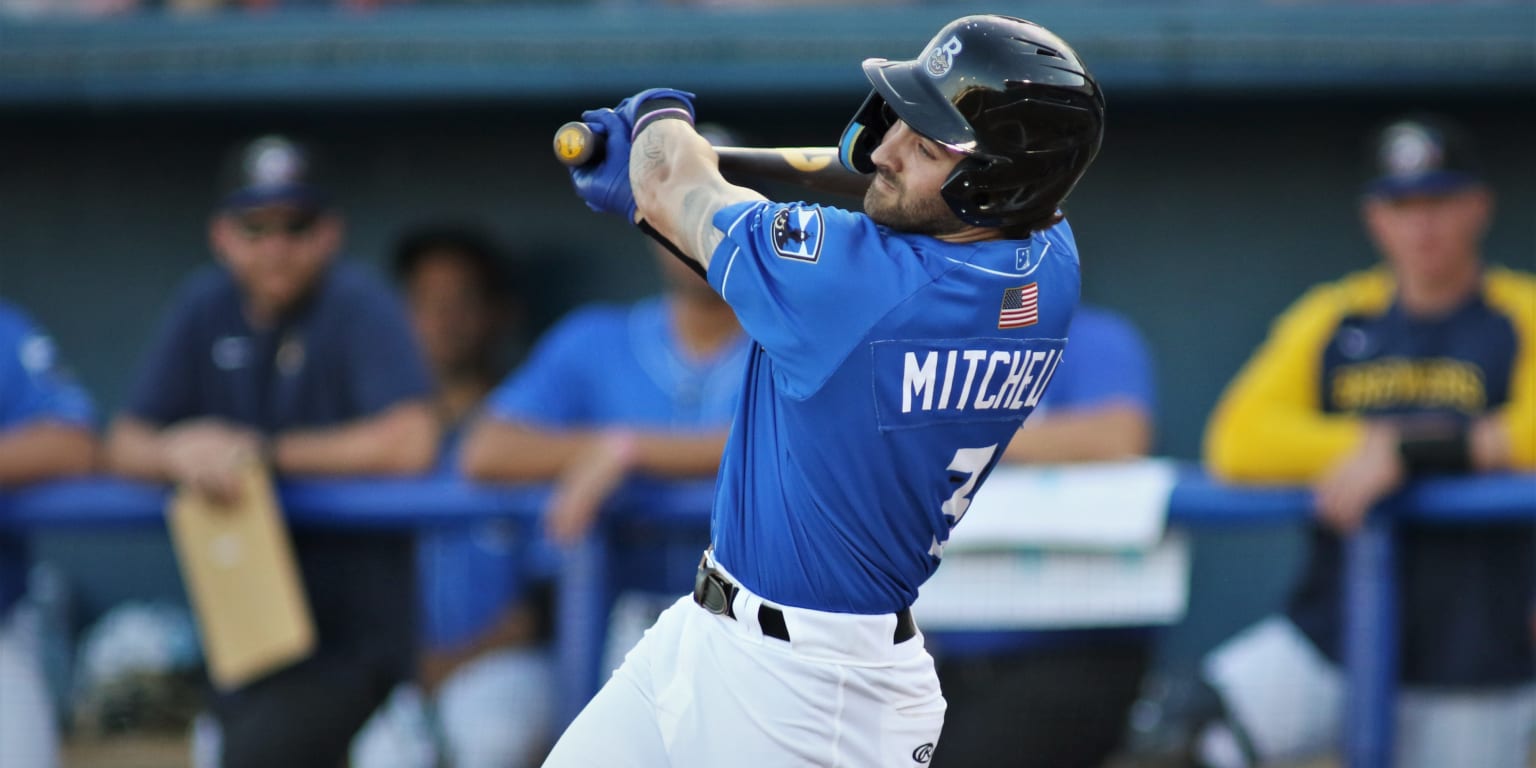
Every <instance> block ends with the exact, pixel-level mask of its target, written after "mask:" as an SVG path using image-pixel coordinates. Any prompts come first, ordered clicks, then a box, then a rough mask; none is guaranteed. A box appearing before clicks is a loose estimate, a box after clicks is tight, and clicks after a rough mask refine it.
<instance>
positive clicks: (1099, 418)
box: [1003, 400, 1152, 464]
mask: <svg viewBox="0 0 1536 768" xmlns="http://www.w3.org/2000/svg"><path fill="white" fill-rule="evenodd" d="M1151 447H1152V417H1151V415H1150V414H1148V413H1147V411H1146V409H1144V408H1142V407H1141V406H1140V405H1139V404H1138V403H1134V402H1131V401H1129V400H1124V401H1115V402H1110V403H1105V404H1103V405H1100V406H1096V407H1093V408H1082V409H1072V410H1053V411H1050V412H1048V413H1046V414H1043V415H1041V416H1036V417H1032V418H1030V419H1029V420H1028V421H1026V422H1024V426H1023V427H1022V428H1020V429H1019V431H1018V432H1016V433H1014V435H1013V440H1012V441H1011V442H1009V443H1008V448H1007V450H1005V451H1004V452H1003V460H1004V461H1011V462H1021V463H1031V464H1052V463H1066V462H1074V461H1114V460H1116V459H1127V458H1133V457H1136V456H1145V455H1147V453H1148V451H1150V450H1151Z"/></svg>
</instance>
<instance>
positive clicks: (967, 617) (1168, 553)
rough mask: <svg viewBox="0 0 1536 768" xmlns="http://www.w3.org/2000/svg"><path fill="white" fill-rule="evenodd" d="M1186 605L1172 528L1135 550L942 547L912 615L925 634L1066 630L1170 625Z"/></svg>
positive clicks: (1182, 562)
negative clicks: (1149, 545)
mask: <svg viewBox="0 0 1536 768" xmlns="http://www.w3.org/2000/svg"><path fill="white" fill-rule="evenodd" d="M965 522H969V518H967V520H966V521H965ZM962 527H964V523H962ZM1188 603H1189V544H1188V541H1187V540H1186V539H1185V537H1184V535H1183V534H1182V533H1180V532H1177V531H1175V532H1170V533H1168V535H1167V536H1166V537H1164V539H1163V540H1162V541H1161V542H1160V543H1158V544H1157V545H1156V546H1155V547H1153V548H1152V549H1150V550H1146V551H1141V552H1137V551H1127V552H1120V553H1102V552H1063V551H1043V550H1038V549H1018V550H1004V551H997V550H994V551H980V550H969V551H967V550H961V551H958V552H951V551H950V550H948V549H946V550H945V555H944V562H943V563H942V564H941V565H940V566H939V570H938V571H937V572H936V573H935V574H934V575H933V577H932V578H930V579H929V580H928V582H927V583H926V584H924V585H923V587H922V589H921V591H920V592H919V594H918V599H917V603H916V604H914V605H913V607H912V612H913V614H914V615H916V616H917V620H918V624H919V625H920V626H922V627H923V629H925V630H929V629H932V630H942V629H966V630H989V629H990V630H1007V629H1067V628H1089V627H1117V626H1149V625H1159V624H1172V623H1174V622H1176V621H1179V620H1180V619H1181V618H1183V616H1184V612H1185V610H1186V608H1187V607H1188Z"/></svg>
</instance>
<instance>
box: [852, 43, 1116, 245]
mask: <svg viewBox="0 0 1536 768" xmlns="http://www.w3.org/2000/svg"><path fill="white" fill-rule="evenodd" d="M864 75H865V76H866V77H868V78H869V81H870V83H871V84H873V85H874V90H873V91H872V92H871V93H870V94H869V98H867V99H865V100H864V104H863V106H861V107H860V108H859V111H858V112H857V113H856V114H855V115H854V117H853V120H852V121H851V122H850V123H849V124H848V128H847V130H845V131H844V132H843V138H842V140H841V141H840V142H839V143H838V157H839V159H840V160H841V161H842V163H843V165H844V166H845V167H847V168H848V169H849V170H852V171H855V172H857V173H873V172H874V170H875V165H874V162H873V161H872V160H871V159H870V154H871V153H872V152H874V150H875V148H876V147H878V146H879V145H880V141H881V139H882V138H884V136H885V133H886V131H887V130H889V129H890V127H891V125H892V124H894V123H895V122H896V120H898V119H899V120H901V121H903V122H905V123H906V124H907V125H908V126H909V127H911V128H912V130H914V131H916V132H918V133H920V134H922V135H924V136H927V137H928V138H930V139H933V140H934V141H937V142H939V143H940V144H943V145H944V146H947V147H949V148H951V149H953V150H955V151H957V152H961V153H963V154H965V155H966V157H965V158H963V159H962V160H961V161H960V163H959V164H957V165H956V166H955V169H954V171H953V172H952V173H951V174H950V175H949V178H948V179H946V180H945V182H944V186H943V188H942V190H941V193H942V195H943V197H944V201H945V202H946V203H948V204H949V207H950V208H951V209H952V210H953V211H954V212H955V215H956V216H958V217H960V219H961V220H962V221H965V222H968V223H970V224H975V225H977V226H985V227H1009V226H1021V225H1022V226H1033V225H1037V224H1040V223H1042V222H1045V221H1048V220H1049V219H1050V217H1051V216H1052V215H1054V214H1055V213H1056V209H1057V207H1058V206H1059V205H1060V204H1061V201H1062V200H1064V199H1066V197H1067V194H1068V193H1069V192H1071V191H1072V187H1074V186H1075V185H1076V184H1077V180H1078V179H1079V178H1082V175H1083V172H1084V171H1085V170H1087V169H1088V164H1089V163H1091V162H1093V158H1094V155H1096V154H1098V151H1099V142H1100V140H1101V139H1102V138H1103V136H1104V96H1103V94H1102V93H1100V91H1099V86H1098V83H1096V82H1094V79H1093V76H1092V75H1091V74H1089V73H1088V68H1087V67H1086V66H1084V65H1083V62H1082V60H1081V59H1080V58H1078V56H1077V53H1076V52H1075V51H1073V50H1072V48H1071V47H1070V46H1068V45H1067V43H1066V41H1064V40H1062V39H1061V38H1059V37H1057V36H1056V35H1055V34H1054V33H1052V32H1051V31H1050V30H1048V29H1046V28H1045V27H1042V26H1040V25H1039V24H1035V23H1034V22H1030V21H1024V20H1023V19H1016V18H1013V17H1010V16H996V15H984V16H966V17H964V18H960V19H956V20H955V21H952V22H950V23H949V24H948V25H946V26H945V27H944V28H943V29H941V30H939V33H938V35H936V36H934V38H933V40H932V41H930V42H929V43H928V46H927V47H926V48H924V49H923V52H922V54H921V55H920V56H918V57H917V58H916V59H912V60H911V61H889V60H887V59H866V60H865V61H864Z"/></svg>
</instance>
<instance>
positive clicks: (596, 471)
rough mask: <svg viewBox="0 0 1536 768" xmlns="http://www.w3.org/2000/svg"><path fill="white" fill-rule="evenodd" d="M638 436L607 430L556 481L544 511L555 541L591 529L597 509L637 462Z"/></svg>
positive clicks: (564, 540) (576, 536) (566, 541)
mask: <svg viewBox="0 0 1536 768" xmlns="http://www.w3.org/2000/svg"><path fill="white" fill-rule="evenodd" d="M634 452H635V436H634V434H633V433H631V432H628V431H625V430H614V431H611V432H607V433H605V434H603V435H602V436H600V437H598V438H597V439H596V440H594V441H593V443H592V447H591V448H589V449H588V450H587V451H585V452H583V453H581V454H580V455H578V456H576V457H575V459H574V460H572V462H571V465H570V466H569V467H568V468H567V469H566V470H565V472H564V473H562V474H561V475H560V477H559V478H558V479H556V481H555V487H554V492H553V493H552V495H551V497H550V501H549V507H548V509H546V510H545V511H544V533H545V534H546V535H547V536H549V538H550V539H552V540H553V541H554V542H555V543H557V544H560V545H569V544H572V543H574V542H576V541H577V540H579V539H580V538H581V537H582V536H585V535H586V534H587V531H589V530H591V528H592V524H593V522H594V521H596V520H597V515H598V512H600V511H601V510H602V508H603V504H604V503H605V502H607V501H608V497H609V496H612V495H613V492H614V490H615V489H617V488H618V487H619V483H621V482H623V481H624V478H625V477H626V476H627V475H628V474H629V470H630V468H631V466H632V465H633V462H634Z"/></svg>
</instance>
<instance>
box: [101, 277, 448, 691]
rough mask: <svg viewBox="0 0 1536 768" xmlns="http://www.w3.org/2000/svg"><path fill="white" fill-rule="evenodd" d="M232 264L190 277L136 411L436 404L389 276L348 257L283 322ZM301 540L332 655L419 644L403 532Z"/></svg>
mask: <svg viewBox="0 0 1536 768" xmlns="http://www.w3.org/2000/svg"><path fill="white" fill-rule="evenodd" d="M242 305H243V301H242V298H241V294H240V290H239V288H238V287H237V286H236V284H235V282H234V279H233V278H232V277H231V276H230V274H229V272H228V271H226V270H225V269H223V268H222V267H209V268H206V269H203V270H199V271H198V272H197V273H195V274H194V275H193V276H192V277H191V278H189V279H188V280H187V282H186V283H185V284H184V285H183V286H182V288H181V290H180V292H179V293H178V294H177V296H176V298H175V300H174V302H173V304H172V306H171V309H170V311H169V312H168V313H167V316H166V319H165V321H164V323H163V325H162V326H161V328H160V330H159V334H158V335H157V336H156V338H155V340H154V342H153V344H152V345H151V346H150V352H149V355H148V356H147V358H146V359H145V363H144V367H143V369H142V370H141V372H140V375H139V378H138V381H137V384H136V386H135V387H134V388H133V390H132V394H131V396H130V397H129V399H128V403H127V407H126V410H127V412H128V413H130V414H132V415H133V416H135V417H137V418H140V419H143V420H145V421H148V422H150V423H153V424H156V425H162V426H163V425H170V424H174V423H176V422H178V421H181V420H184V419H191V418H198V417H218V418H222V419H227V420H229V421H232V422H235V423H238V424H243V425H246V426H249V427H252V428H255V429H257V430H260V431H261V432H263V433H266V434H275V433H278V432H282V431H284V430H290V429H303V428H317V427H320V428H323V427H335V426H339V425H342V424H346V423H348V422H351V421H355V420H358V419H362V418H367V417H371V416H375V415H378V414H379V413H381V412H382V411H384V410H386V409H388V408H390V407H391V406H394V405H398V404H402V403H406V402H411V401H425V400H426V399H427V398H428V396H429V395H430V384H429V382H430V379H429V377H428V373H427V368H426V364H425V362H424V361H423V360H422V358H421V355H420V353H419V352H418V351H417V348H416V342H415V337H414V336H412V334H411V330H410V327H409V326H408V325H407V322H406V318H405V312H404V309H403V308H402V307H401V305H400V302H399V300H398V299H397V298H396V297H395V295H394V294H393V292H391V291H390V290H389V288H388V286H386V285H385V284H384V283H383V282H382V281H381V280H379V279H377V278H376V277H374V276H373V275H370V274H368V273H366V272H363V271H362V270H360V269H359V268H357V267H355V266H353V265H351V264H348V263H345V262H338V263H335V264H333V265H331V266H330V267H329V268H327V270H326V271H325V272H324V273H323V274H322V275H321V276H320V277H319V278H318V279H317V283H316V285H315V286H314V288H313V290H312V291H311V293H310V294H309V295H308V296H307V297H306V298H305V299H304V300H302V301H301V302H300V303H299V304H298V305H297V306H296V307H295V308H294V309H293V310H292V311H290V312H289V313H288V314H287V315H286V316H285V317H283V318H282V319H281V320H280V321H279V322H278V323H276V324H275V325H274V326H273V327H271V328H254V327H252V326H251V324H250V323H249V322H248V321H247V320H246V317H245V312H244V310H243V309H242ZM293 542H294V549H295V552H296V554H297V556H298V560H299V567H300V570H301V571H302V573H303V575H304V583H305V588H306V590H307V592H308V596H309V601H310V607H311V610H312V613H313V614H314V617H315V623H316V627H317V629H318V630H319V633H320V645H321V652H322V653H327V652H333V653H334V652H342V653H346V652H350V651H348V650H347V646H354V647H355V646H358V645H363V646H366V647H368V648H369V649H375V648H377V649H379V651H381V652H382V653H384V654H387V655H388V656H389V658H391V659H394V660H395V661H396V662H397V663H399V664H400V665H401V667H400V669H401V672H402V673H405V672H408V671H409V667H410V665H411V663H412V658H413V655H414V635H415V629H414V627H415V611H414V608H413V607H411V604H410V603H411V601H409V600H402V599H401V596H402V595H411V594H413V593H414V586H413V581H412V573H413V571H414V569H413V567H412V564H413V557H412V550H411V542H410V539H409V537H407V536H403V535H400V534H394V533H387V534H376V533H363V532H359V531H335V530H328V531H320V530H304V529H300V530H297V531H295V532H294V535H293Z"/></svg>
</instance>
